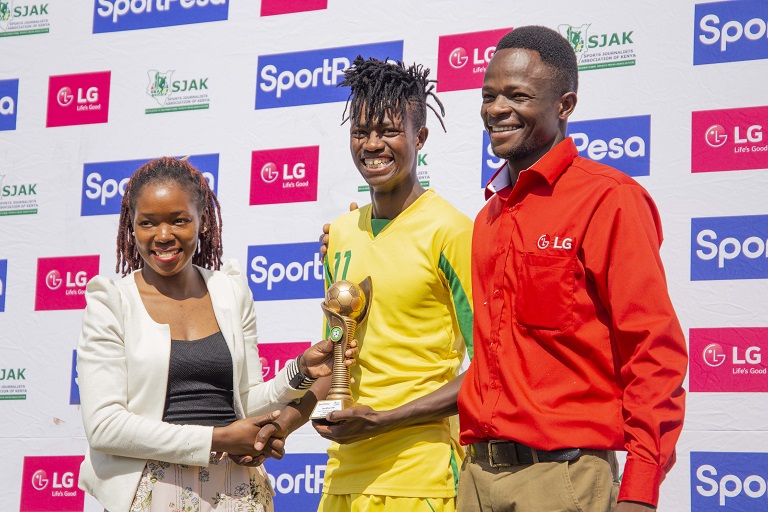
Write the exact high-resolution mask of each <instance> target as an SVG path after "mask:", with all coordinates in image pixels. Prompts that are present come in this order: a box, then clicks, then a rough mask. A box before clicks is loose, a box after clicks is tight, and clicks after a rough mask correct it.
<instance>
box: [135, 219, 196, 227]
mask: <svg viewBox="0 0 768 512" xmlns="http://www.w3.org/2000/svg"><path fill="white" fill-rule="evenodd" d="M192 222H193V221H192V218H191V217H176V218H175V219H173V220H171V222H170V224H172V225H173V226H187V225H189V224H191V223H192ZM159 223H160V222H158V221H154V220H149V219H144V220H140V221H138V222H136V226H137V227H140V228H145V229H150V228H153V227H155V226H157V225H158V224H159Z"/></svg>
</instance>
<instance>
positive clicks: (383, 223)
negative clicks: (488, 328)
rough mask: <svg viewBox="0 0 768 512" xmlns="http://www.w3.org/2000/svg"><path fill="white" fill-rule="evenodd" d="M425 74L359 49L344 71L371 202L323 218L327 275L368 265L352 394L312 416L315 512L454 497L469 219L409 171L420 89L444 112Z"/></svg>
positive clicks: (418, 126) (428, 504)
mask: <svg viewBox="0 0 768 512" xmlns="http://www.w3.org/2000/svg"><path fill="white" fill-rule="evenodd" d="M428 76H429V70H428V69H424V68H423V67H422V66H420V65H415V64H414V65H412V66H410V67H406V66H405V65H403V64H402V63H401V62H398V63H397V64H393V63H388V62H382V61H379V60H377V59H368V60H365V59H363V58H362V57H358V58H357V59H356V60H355V62H354V64H353V66H352V67H351V68H349V69H348V70H347V71H346V72H345V80H344V82H342V84H341V85H343V86H347V87H350V89H351V95H350V99H349V101H348V103H347V109H346V110H345V115H346V114H347V113H348V114H349V116H348V117H347V118H345V119H344V121H347V120H349V122H350V151H351V153H352V159H353V160H354V162H355V165H356V167H357V169H358V171H359V172H360V174H361V175H362V177H363V179H365V181H366V182H367V183H368V185H369V187H370V193H371V204H368V205H365V206H363V207H361V208H360V209H357V210H353V211H351V212H349V213H347V214H345V215H342V216H341V217H339V218H338V219H336V220H335V221H334V222H333V223H332V224H331V227H330V237H329V241H328V249H327V255H326V258H325V267H326V285H327V286H329V285H330V284H332V283H333V282H334V281H336V280H340V279H346V280H350V281H353V282H356V283H357V282H360V281H362V280H363V279H364V278H365V277H366V276H369V275H370V276H371V280H372V282H373V289H374V291H373V294H372V295H373V297H372V302H371V304H370V309H369V313H368V317H367V320H366V321H365V322H364V323H363V324H362V325H361V326H360V327H359V328H358V330H357V332H356V335H355V337H356V339H357V340H358V343H359V354H358V357H357V360H358V364H357V365H356V366H353V367H352V368H351V376H352V379H353V383H352V398H353V400H354V401H355V403H356V406H355V407H352V408H350V409H345V410H343V411H336V412H332V413H330V414H328V416H327V418H326V419H327V421H325V422H314V427H315V429H316V430H317V432H318V433H320V435H321V436H323V437H324V438H326V439H330V440H331V441H333V444H332V445H331V447H330V448H329V450H328V455H329V460H328V465H327V469H326V472H325V482H324V485H323V495H322V499H321V501H320V506H319V509H318V510H319V511H321V512H343V511H349V512H352V511H355V512H362V511H366V512H374V511H375V512H379V511H381V512H384V511H392V512H411V511H413V512H417V511H419V512H430V511H436V512H453V511H455V510H456V508H455V496H456V483H457V478H458V473H459V472H458V468H459V466H460V465H461V461H462V459H463V451H462V449H461V447H460V446H459V443H458V429H457V426H458V425H457V423H458V422H457V419H456V416H455V414H456V412H457V408H456V397H457V394H458V390H459V387H460V384H461V380H462V377H463V375H459V371H460V367H461V365H462V362H463V360H464V358H465V355H466V353H467V352H469V354H470V356H471V353H472V309H471V302H472V298H471V289H472V287H471V284H470V274H471V269H470V246H471V238H472V221H471V220H470V219H469V218H468V217H466V216H465V215H464V214H462V213H460V212H459V211H458V210H456V209H455V208H453V207H452V206H451V205H450V204H448V202H447V201H445V200H444V199H443V198H441V197H440V196H438V195H437V194H436V193H435V192H434V191H432V190H425V189H424V187H422V185H421V184H420V183H419V180H418V179H417V175H416V167H417V155H418V152H419V150H420V149H421V148H422V147H423V145H424V143H425V141H426V140H427V135H428V133H429V131H428V129H427V127H426V126H425V124H426V113H427V108H430V109H431V110H432V111H433V112H434V113H435V114H436V115H437V117H438V119H439V120H440V122H441V124H442V118H441V116H440V114H439V113H438V112H437V111H436V110H435V108H434V107H432V106H431V105H429V104H428V103H427V98H428V97H433V98H435V100H436V102H437V104H438V106H439V108H440V110H441V113H442V104H441V103H440V101H439V100H437V98H436V96H435V95H434V94H433V92H432V89H433V88H434V85H433V82H434V81H433V80H429V78H428ZM328 386H329V382H327V383H322V382H320V381H319V382H318V383H316V385H315V388H314V389H313V391H314V392H315V393H316V394H317V396H319V397H320V398H323V397H324V394H325V392H326V391H327V388H328ZM310 405H312V404H310V403H309V400H307V399H306V398H305V399H304V400H303V401H302V404H300V405H299V406H297V407H296V408H295V409H294V410H291V409H290V408H289V410H286V411H285V412H284V414H283V415H281V417H280V418H279V419H278V420H277V422H276V425H270V426H267V427H265V428H264V429H263V433H262V437H261V441H260V442H259V443H258V444H257V448H260V447H263V446H264V441H265V440H266V438H267V437H269V435H279V436H282V435H284V434H285V433H287V432H291V431H293V430H294V429H295V428H297V427H298V425H299V424H301V421H302V419H304V418H306V417H307V410H309V409H310ZM301 409H304V410H303V417H302V419H297V418H298V416H299V415H300V414H302V413H301V412H297V411H299V410H301ZM275 430H278V431H282V432H274V431H275Z"/></svg>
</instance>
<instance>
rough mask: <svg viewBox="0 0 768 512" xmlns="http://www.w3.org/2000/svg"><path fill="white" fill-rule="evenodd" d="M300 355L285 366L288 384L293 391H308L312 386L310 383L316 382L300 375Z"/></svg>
mask: <svg viewBox="0 0 768 512" xmlns="http://www.w3.org/2000/svg"><path fill="white" fill-rule="evenodd" d="M302 355H303V354H299V356H298V357H297V358H296V359H292V360H291V361H289V362H288V364H286V365H285V368H286V371H287V372H288V384H289V385H290V386H291V387H292V388H293V389H309V388H310V386H312V383H314V382H315V380H317V379H313V378H312V377H307V376H306V375H304V374H303V373H301V366H300V365H299V361H300V360H301V356H302Z"/></svg>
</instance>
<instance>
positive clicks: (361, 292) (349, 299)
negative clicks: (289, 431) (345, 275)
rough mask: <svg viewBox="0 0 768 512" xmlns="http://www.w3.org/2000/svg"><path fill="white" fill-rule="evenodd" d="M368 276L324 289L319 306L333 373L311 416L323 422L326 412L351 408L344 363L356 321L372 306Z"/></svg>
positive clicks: (347, 376) (351, 403)
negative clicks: (327, 333)
mask: <svg viewBox="0 0 768 512" xmlns="http://www.w3.org/2000/svg"><path fill="white" fill-rule="evenodd" d="M371 291H372V290H371V278H370V276H369V277H366V278H365V279H364V280H363V281H362V282H361V283H360V284H355V283H353V282H351V281H343V280H342V281H336V282H335V283H334V284H332V285H331V286H330V287H329V288H328V290H327V291H326V292H325V300H324V301H323V302H321V303H320V307H321V308H322V310H323V313H324V314H325V318H326V320H327V322H328V329H329V337H330V340H331V341H332V342H333V372H332V374H331V387H330V389H329V390H328V395H327V396H326V397H325V400H318V402H317V405H315V409H314V411H312V415H311V416H310V417H311V418H312V419H313V420H316V421H323V420H324V418H325V417H326V415H327V414H328V413H330V412H333V411H339V410H342V409H346V408H348V407H352V405H353V402H352V391H351V390H350V387H349V384H350V380H349V368H347V366H346V365H345V364H344V352H345V351H346V350H347V343H348V342H349V341H351V340H353V339H354V338H355V331H356V330H357V326H358V324H360V323H362V322H364V321H365V319H366V317H367V316H368V310H369V308H370V305H371Z"/></svg>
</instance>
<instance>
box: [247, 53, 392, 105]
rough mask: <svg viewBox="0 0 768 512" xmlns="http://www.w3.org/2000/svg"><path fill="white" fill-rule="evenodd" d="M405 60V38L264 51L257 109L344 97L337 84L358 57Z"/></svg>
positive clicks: (324, 101)
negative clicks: (360, 43)
mask: <svg viewBox="0 0 768 512" xmlns="http://www.w3.org/2000/svg"><path fill="white" fill-rule="evenodd" d="M358 55H362V56H363V57H365V58H368V57H375V58H377V59H381V60H385V59H389V60H402V58H403V41H391V42H386V43H375V44H365V45H359V46H345V47H340V48H327V49H322V50H311V51H306V52H294V53H281V54H275V55H262V56H261V57H259V67H258V70H257V77H256V104H255V108H256V110H259V109H265V108H278V107H291V106H297V105H311V104H316V103H332V102H335V101H344V100H346V99H347V97H348V96H349V91H348V90H344V89H342V88H339V87H336V85H337V84H338V83H339V82H340V81H341V80H342V79H343V77H344V70H345V69H347V68H348V67H350V66H351V65H352V62H353V61H354V60H355V57H357V56H358Z"/></svg>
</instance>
